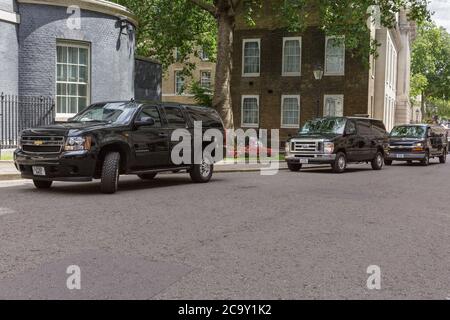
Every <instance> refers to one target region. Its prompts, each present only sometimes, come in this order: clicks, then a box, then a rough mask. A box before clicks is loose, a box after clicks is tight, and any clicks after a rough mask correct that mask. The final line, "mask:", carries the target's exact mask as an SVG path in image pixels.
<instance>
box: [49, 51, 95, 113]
mask: <svg viewBox="0 0 450 320" xmlns="http://www.w3.org/2000/svg"><path fill="white" fill-rule="evenodd" d="M56 51H57V53H56V70H57V71H56V72H57V75H56V113H59V114H69V115H73V114H76V113H78V112H80V111H82V110H83V109H84V108H86V106H87V105H88V104H89V91H90V88H89V63H90V62H89V60H90V59H89V45H84V44H75V43H65V42H61V43H58V44H57V46H56Z"/></svg>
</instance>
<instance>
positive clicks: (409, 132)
mask: <svg viewBox="0 0 450 320" xmlns="http://www.w3.org/2000/svg"><path fill="white" fill-rule="evenodd" d="M425 132H426V128H425V127H419V126H416V127H414V126H404V127H395V128H394V129H392V131H391V137H408V138H423V137H424V136H425Z"/></svg>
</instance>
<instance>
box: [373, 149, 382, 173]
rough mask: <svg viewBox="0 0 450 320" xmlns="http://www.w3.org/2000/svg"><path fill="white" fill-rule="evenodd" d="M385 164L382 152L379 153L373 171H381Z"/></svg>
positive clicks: (374, 161)
mask: <svg viewBox="0 0 450 320" xmlns="http://www.w3.org/2000/svg"><path fill="white" fill-rule="evenodd" d="M383 164H384V156H383V154H382V153H381V152H379V151H378V152H377V154H376V156H375V158H374V159H373V160H372V169H373V170H381V169H383Z"/></svg>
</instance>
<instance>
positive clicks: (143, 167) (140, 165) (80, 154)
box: [14, 101, 224, 193]
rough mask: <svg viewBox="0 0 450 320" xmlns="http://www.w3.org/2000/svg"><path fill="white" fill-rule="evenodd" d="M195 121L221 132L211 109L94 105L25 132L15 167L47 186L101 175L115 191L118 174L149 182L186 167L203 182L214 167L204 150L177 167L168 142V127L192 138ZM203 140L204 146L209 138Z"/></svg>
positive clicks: (127, 103)
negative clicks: (204, 154)
mask: <svg viewBox="0 0 450 320" xmlns="http://www.w3.org/2000/svg"><path fill="white" fill-rule="evenodd" d="M194 121H202V127H203V132H205V130H207V129H211V128H215V129H218V130H220V132H221V133H222V134H223V132H224V129H223V123H222V120H221V118H220V116H219V115H218V113H217V112H216V111H215V110H213V109H211V108H205V107H199V106H190V105H180V104H171V103H159V102H135V101H118V102H105V103H97V104H93V105H91V106H90V107H88V108H86V109H85V110H83V111H82V112H80V113H79V114H77V115H76V116H75V117H73V118H71V119H69V121H68V122H65V123H59V124H55V125H51V126H47V127H40V128H33V129H27V130H24V131H23V132H22V133H21V137H20V146H19V148H18V149H17V150H16V151H15V153H14V160H15V165H16V167H17V169H18V170H19V171H20V172H21V175H22V177H23V178H26V179H33V181H34V184H35V186H36V187H37V188H50V187H51V185H52V182H53V181H92V180H93V179H101V191H102V192H104V193H114V192H116V191H117V187H118V181H119V175H120V174H135V175H138V176H139V177H140V178H141V179H144V180H148V179H153V178H154V177H155V176H156V174H157V173H158V172H163V171H173V172H178V171H181V170H187V171H188V172H189V173H190V176H191V178H192V180H193V181H195V182H208V181H209V180H210V179H211V176H212V173H213V168H214V167H213V163H212V162H211V161H210V160H209V161H206V159H203V154H202V156H201V158H200V161H197V163H198V164H195V163H194V162H193V161H192V162H190V163H189V164H185V163H184V162H183V163H182V164H178V165H176V164H174V163H173V162H172V159H171V151H172V149H173V147H174V146H175V145H176V144H178V142H174V141H171V140H172V139H171V135H172V133H173V131H174V130H176V129H183V130H185V131H183V132H186V130H187V131H188V132H189V133H190V134H191V136H193V131H194ZM192 139H193V138H192ZM202 140H203V139H202ZM220 143H223V142H220ZM202 144H203V145H202V147H203V148H205V147H206V146H207V145H209V144H211V142H208V143H207V144H206V143H203V142H202ZM193 145H194V144H193V143H192V149H191V151H192V150H194V146H193ZM192 153H193V152H192Z"/></svg>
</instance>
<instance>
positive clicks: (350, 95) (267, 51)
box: [231, 27, 369, 139]
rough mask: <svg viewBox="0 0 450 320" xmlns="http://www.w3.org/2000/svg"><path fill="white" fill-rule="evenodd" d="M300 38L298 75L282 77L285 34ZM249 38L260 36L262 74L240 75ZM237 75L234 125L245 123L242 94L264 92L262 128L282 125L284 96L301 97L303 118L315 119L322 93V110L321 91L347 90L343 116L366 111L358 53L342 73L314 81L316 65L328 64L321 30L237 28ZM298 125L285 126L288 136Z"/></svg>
mask: <svg viewBox="0 0 450 320" xmlns="http://www.w3.org/2000/svg"><path fill="white" fill-rule="evenodd" d="M292 36H302V64H301V76H300V77H283V76H282V46H283V37H292ZM246 38H260V39H261V66H260V76H259V77H254V78H248V77H242V41H243V39H246ZM234 41H235V42H234V48H233V66H234V68H233V74H232V84H231V93H232V101H233V112H234V121H235V126H236V127H238V126H240V124H241V114H240V113H241V96H242V95H259V96H260V127H261V128H266V129H279V128H280V126H281V96H282V95H294V94H295V95H300V99H301V105H300V122H301V124H303V123H304V122H305V121H307V120H309V119H312V118H313V117H315V114H316V109H317V99H318V97H320V102H319V104H320V113H321V114H322V110H323V95H325V94H343V95H344V115H354V114H367V113H368V90H369V87H368V85H369V84H368V82H369V70H368V69H366V68H365V67H364V65H363V63H362V61H361V58H359V57H356V58H354V57H352V56H351V54H350V53H348V52H347V53H346V59H345V75H344V76H323V79H322V80H320V81H317V80H315V79H314V75H313V69H314V67H315V66H316V65H317V64H318V63H320V64H321V65H322V66H324V59H325V57H324V55H325V53H324V51H325V34H324V33H323V32H322V31H320V30H319V29H318V28H315V27H309V28H308V29H307V30H306V31H305V32H304V33H303V34H292V33H288V32H287V31H285V30H283V29H273V30H269V29H253V30H236V31H235V33H234ZM297 130H298V129H282V130H281V131H280V135H281V137H282V139H283V138H285V137H286V136H287V135H288V134H294V133H296V132H297Z"/></svg>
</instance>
